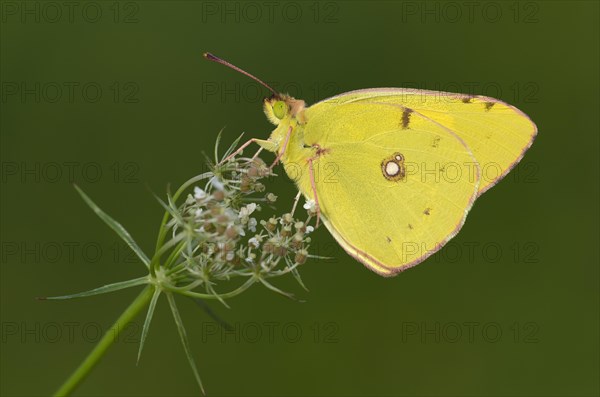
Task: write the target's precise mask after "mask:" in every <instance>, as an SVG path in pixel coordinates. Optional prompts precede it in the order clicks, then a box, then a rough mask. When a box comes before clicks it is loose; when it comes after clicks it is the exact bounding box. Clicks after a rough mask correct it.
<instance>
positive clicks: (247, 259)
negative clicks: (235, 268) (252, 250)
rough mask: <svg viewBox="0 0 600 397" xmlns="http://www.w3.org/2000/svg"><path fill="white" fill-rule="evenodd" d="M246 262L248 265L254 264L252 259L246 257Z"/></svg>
mask: <svg viewBox="0 0 600 397" xmlns="http://www.w3.org/2000/svg"><path fill="white" fill-rule="evenodd" d="M246 262H248V263H252V262H254V260H253V259H252V258H250V257H247V258H246Z"/></svg>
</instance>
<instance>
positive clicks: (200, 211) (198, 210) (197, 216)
mask: <svg viewBox="0 0 600 397" xmlns="http://www.w3.org/2000/svg"><path fill="white" fill-rule="evenodd" d="M194 215H195V216H196V218H200V217H201V216H202V208H198V209H197V210H196V212H194Z"/></svg>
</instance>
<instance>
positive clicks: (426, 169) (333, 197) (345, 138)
mask: <svg viewBox="0 0 600 397" xmlns="http://www.w3.org/2000/svg"><path fill="white" fill-rule="evenodd" d="M321 109H322V111H319V112H308V113H307V118H308V123H307V124H306V126H305V128H304V131H303V133H304V140H305V142H306V144H307V145H311V146H312V145H319V147H320V148H321V152H320V155H319V156H318V157H316V158H315V159H314V161H313V165H314V171H315V172H314V175H315V177H314V184H315V188H316V191H317V196H318V200H319V204H320V208H321V214H322V218H323V221H324V223H325V225H326V226H327V228H328V229H329V230H330V232H331V233H332V234H333V236H334V237H335V238H336V240H337V241H338V242H339V243H340V245H341V246H342V247H343V248H344V249H345V250H346V251H347V252H348V253H350V254H351V255H352V256H354V257H355V258H357V259H358V260H360V261H361V262H363V263H364V264H365V265H367V266H368V267H369V268H371V269H372V270H374V271H376V272H378V273H380V274H382V275H393V274H395V273H397V272H399V271H402V270H403V269H406V268H408V267H410V266H413V265H415V264H417V263H419V262H421V261H422V260H424V259H425V258H426V257H428V256H429V255H431V254H432V253H433V252H435V251H437V250H438V249H439V248H441V246H443V245H444V244H445V243H446V242H447V241H448V240H449V239H450V238H452V237H453V236H454V235H455V234H456V233H457V232H458V230H459V229H460V227H461V226H462V224H463V223H464V220H465V217H466V214H467V213H468V211H469V209H470V208H471V205H472V204H473V201H474V199H475V197H476V195H477V192H478V183H479V168H478V165H477V162H476V161H475V159H474V157H473V155H472V153H471V151H470V150H469V148H468V146H467V145H465V143H464V142H463V141H462V140H461V139H460V138H459V137H457V136H456V135H455V134H454V133H452V132H451V131H449V130H448V129H447V128H445V127H444V126H442V125H440V124H439V123H437V122H435V121H432V120H431V119H429V118H427V117H425V116H423V115H421V114H420V113H418V112H416V111H412V110H411V109H408V108H404V107H401V106H396V105H391V104H376V103H347V104H337V105H332V106H327V107H326V108H325V107H324V108H321ZM309 110H310V109H309ZM308 174H309V172H308V171H306V172H305V173H304V174H303V175H302V177H300V178H299V179H298V185H299V188H300V190H301V191H302V192H303V193H304V195H305V196H307V197H309V198H314V197H313V193H312V186H311V181H310V178H309V175H308Z"/></svg>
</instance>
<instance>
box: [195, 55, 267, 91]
mask: <svg viewBox="0 0 600 397" xmlns="http://www.w3.org/2000/svg"><path fill="white" fill-rule="evenodd" d="M203 55H204V58H206V59H208V60H209V61H213V62H216V63H220V64H221V65H225V66H227V67H228V68H231V69H233V70H235V71H236V72H240V73H241V74H244V75H246V76H248V77H250V78H251V79H252V80H254V81H256V82H257V83H260V84H262V85H263V86H264V87H266V88H267V89H268V90H269V91H271V92H272V93H273V95H278V94H277V92H276V91H275V90H274V89H272V88H271V87H269V86H268V85H267V84H266V83H265V82H264V81H262V80H260V79H259V78H257V77H255V76H253V75H251V74H250V73H248V72H246V71H245V70H242V69H240V68H238V67H237V66H235V65H232V64H230V63H229V62H227V61H226V60H224V59H221V58H219V57H218V56H215V55H213V54H211V53H210V52H205V53H204V54H203Z"/></svg>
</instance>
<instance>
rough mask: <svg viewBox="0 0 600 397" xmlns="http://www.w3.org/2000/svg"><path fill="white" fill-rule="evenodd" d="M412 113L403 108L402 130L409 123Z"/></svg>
mask: <svg viewBox="0 0 600 397" xmlns="http://www.w3.org/2000/svg"><path fill="white" fill-rule="evenodd" d="M412 112H413V110H412V109H409V108H405V109H404V111H403V112H402V123H401V125H402V129H403V130H405V129H407V128H408V124H409V123H410V114H411V113H412Z"/></svg>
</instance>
